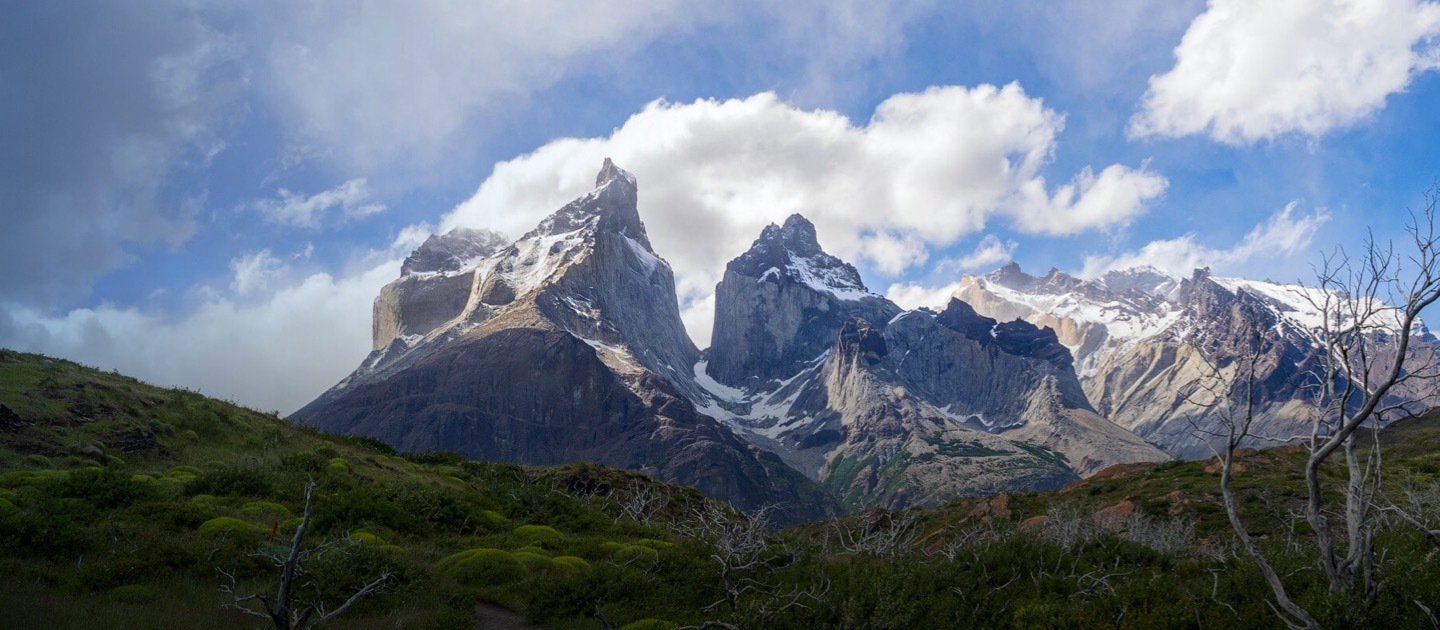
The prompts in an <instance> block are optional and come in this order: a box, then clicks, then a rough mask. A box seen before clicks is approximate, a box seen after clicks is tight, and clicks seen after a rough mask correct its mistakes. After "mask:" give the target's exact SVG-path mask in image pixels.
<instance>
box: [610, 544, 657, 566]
mask: <svg viewBox="0 0 1440 630" xmlns="http://www.w3.org/2000/svg"><path fill="white" fill-rule="evenodd" d="M614 559H615V562H616V563H618V564H631V563H634V564H639V565H646V564H655V563H656V562H659V561H660V552H658V551H655V550H654V549H651V548H649V547H641V546H639V545H626V546H625V548H623V549H620V550H619V551H616V552H615V555H614Z"/></svg>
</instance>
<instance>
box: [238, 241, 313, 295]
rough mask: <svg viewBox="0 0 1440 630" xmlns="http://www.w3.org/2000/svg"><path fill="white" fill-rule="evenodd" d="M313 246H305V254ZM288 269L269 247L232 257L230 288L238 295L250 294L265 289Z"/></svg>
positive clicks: (307, 253)
mask: <svg viewBox="0 0 1440 630" xmlns="http://www.w3.org/2000/svg"><path fill="white" fill-rule="evenodd" d="M313 248H314V246H309V247H307V249H306V256H308V255H309V251H310V250H312V249H313ZM288 270H289V266H287V265H286V264H285V263H284V262H283V261H281V260H280V259H279V258H276V257H275V256H273V255H272V254H271V253H270V250H269V249H262V250H260V251H258V252H255V253H253V254H248V255H245V256H241V257H239V258H232V259H231V260H230V273H231V274H233V276H234V277H233V278H232V279H231V280H230V290H231V291H234V292H235V293H236V294H238V295H251V294H253V293H255V292H257V291H260V290H263V289H265V288H266V287H267V286H268V285H269V283H270V281H271V280H274V279H276V278H278V277H280V276H281V275H283V274H284V273H285V272H286V271H288Z"/></svg>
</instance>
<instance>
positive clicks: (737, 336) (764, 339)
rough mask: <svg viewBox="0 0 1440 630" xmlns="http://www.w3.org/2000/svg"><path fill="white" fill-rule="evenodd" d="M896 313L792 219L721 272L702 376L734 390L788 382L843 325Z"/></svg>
mask: <svg viewBox="0 0 1440 630" xmlns="http://www.w3.org/2000/svg"><path fill="white" fill-rule="evenodd" d="M900 310H901V309H900V307H898V306H896V305H895V304H894V303H892V302H890V301H889V300H886V299H885V298H883V297H880V296H878V295H875V294H873V293H870V292H869V290H867V289H866V288H865V285H864V283H863V282H861V280H860V273H859V272H858V271H856V270H855V267H853V266H851V265H850V264H849V263H846V262H844V261H842V260H840V259H838V258H836V257H834V256H831V255H830V254H827V253H825V251H824V250H822V249H821V248H820V244H819V242H818V241H817V240H816V235H815V226H814V225H813V224H811V223H810V221H809V220H807V219H805V217H802V216H800V215H798V214H796V215H791V216H790V218H788V219H786V220H785V224H784V225H783V226H777V225H774V224H771V225H769V226H768V227H766V228H765V229H764V231H763V232H761V234H760V238H758V239H756V240H755V243H754V244H753V245H751V247H750V249H749V250H747V251H746V252H745V253H744V254H742V255H740V256H739V257H738V258H736V259H734V260H732V261H730V263H729V264H728V265H726V267H725V276H724V278H723V279H722V280H721V281H720V284H719V285H717V286H716V288H715V324H714V329H713V332H712V333H711V337H710V339H711V345H710V349H709V351H708V355H707V358H708V363H707V368H706V372H707V373H708V375H709V376H710V377H711V378H714V379H715V380H716V381H719V382H721V383H724V384H727V385H733V386H741V385H756V384H759V383H762V382H764V381H766V380H770V379H783V378H787V377H789V376H792V375H794V374H795V372H797V371H798V370H799V369H800V368H801V367H802V366H803V365H804V364H805V363H807V362H809V361H811V360H813V359H814V358H815V357H816V356H818V355H819V354H820V353H821V352H824V351H825V349H826V348H828V347H829V346H830V344H831V343H833V342H834V340H835V334H836V333H837V332H838V331H839V330H840V327H841V325H842V324H843V323H844V322H845V321H846V320H847V319H849V318H851V317H862V318H864V319H866V320H869V321H875V322H881V323H883V322H886V321H889V320H890V318H891V317H894V316H895V315H897V314H899V313H900Z"/></svg>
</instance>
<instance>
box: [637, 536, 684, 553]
mask: <svg viewBox="0 0 1440 630" xmlns="http://www.w3.org/2000/svg"><path fill="white" fill-rule="evenodd" d="M635 544H637V545H639V546H641V547H649V548H651V549H654V550H655V551H660V550H661V549H669V548H671V547H674V546H675V543H672V542H665V541H663V540H655V539H654V538H641V539H640V540H637V541H635Z"/></svg>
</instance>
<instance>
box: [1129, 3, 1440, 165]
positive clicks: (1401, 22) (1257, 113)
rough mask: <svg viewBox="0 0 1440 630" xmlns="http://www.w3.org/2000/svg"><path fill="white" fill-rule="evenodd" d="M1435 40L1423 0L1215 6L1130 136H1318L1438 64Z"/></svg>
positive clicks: (1432, 12) (1439, 18) (1439, 19)
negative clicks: (1292, 133) (1293, 134)
mask: <svg viewBox="0 0 1440 630" xmlns="http://www.w3.org/2000/svg"><path fill="white" fill-rule="evenodd" d="M1437 37H1440V4H1437V3H1434V2H1428V1H1423V0H1275V1H1270V2H1251V1H1249V0H1212V1H1211V2H1210V5H1209V8H1208V9H1207V10H1206V11H1205V13H1203V14H1202V15H1200V16H1199V17H1197V18H1195V21H1194V22H1192V23H1191V24H1190V29H1189V30H1188V31H1187V32H1186V33H1185V36H1184V38H1183V39H1181V41H1180V45H1179V46H1177V47H1176V48H1175V67H1174V68H1172V69H1171V70H1170V71H1168V72H1166V73H1164V74H1161V75H1158V76H1152V77H1151V78H1150V86H1149V89H1148V90H1147V91H1146V93H1145V96H1144V98H1143V101H1142V103H1141V107H1140V111H1139V112H1138V113H1136V115H1135V116H1134V118H1132V119H1131V121H1130V129H1129V130H1130V133H1131V134H1132V135H1134V136H1137V137H1179V136H1187V135H1196V134H1207V135H1209V136H1210V137H1211V138H1213V139H1215V140H1218V141H1220V142H1225V143H1229V144H1237V145H1238V144H1247V143H1251V142H1255V141H1257V140H1267V139H1272V138H1275V137H1276V136H1279V135H1282V134H1286V133H1291V132H1296V133H1301V134H1304V135H1308V136H1312V137H1318V136H1320V135H1323V134H1324V133H1326V132H1328V131H1330V130H1331V129H1335V128H1337V127H1344V126H1347V125H1351V124H1354V123H1356V122H1358V121H1360V120H1362V119H1364V118H1365V117H1366V116H1369V115H1371V114H1372V113H1374V112H1375V111H1377V110H1379V109H1381V108H1383V107H1384V106H1385V99H1386V97H1388V96H1389V95H1391V94H1394V93H1396V92H1401V91H1403V90H1404V89H1405V88H1406V86H1408V85H1409V84H1410V81H1411V80H1412V79H1413V78H1414V77H1415V76H1416V75H1417V74H1419V73H1422V72H1426V71H1428V70H1433V69H1435V68H1437V67H1440V46H1437Z"/></svg>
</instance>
